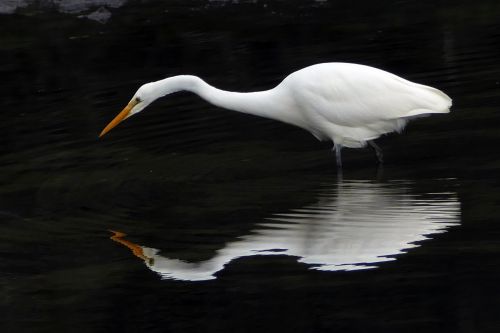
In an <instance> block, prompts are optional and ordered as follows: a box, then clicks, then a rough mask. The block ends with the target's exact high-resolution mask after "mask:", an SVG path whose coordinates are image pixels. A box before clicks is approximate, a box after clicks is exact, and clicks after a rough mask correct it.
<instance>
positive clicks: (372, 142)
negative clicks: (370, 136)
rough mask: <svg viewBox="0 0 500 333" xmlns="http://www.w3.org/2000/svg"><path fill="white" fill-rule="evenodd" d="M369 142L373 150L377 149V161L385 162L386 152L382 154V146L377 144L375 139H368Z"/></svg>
mask: <svg viewBox="0 0 500 333" xmlns="http://www.w3.org/2000/svg"><path fill="white" fill-rule="evenodd" d="M368 144H369V145H370V147H372V148H373V150H375V155H376V156H377V161H378V162H379V163H380V164H384V154H382V148H380V147H379V145H377V144H376V143H375V141H373V140H370V141H368Z"/></svg>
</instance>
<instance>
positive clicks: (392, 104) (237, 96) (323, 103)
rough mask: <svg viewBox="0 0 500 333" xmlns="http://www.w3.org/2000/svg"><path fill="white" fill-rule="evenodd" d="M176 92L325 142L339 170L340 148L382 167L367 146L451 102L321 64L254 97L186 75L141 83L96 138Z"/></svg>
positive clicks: (380, 75) (369, 72)
mask: <svg viewBox="0 0 500 333" xmlns="http://www.w3.org/2000/svg"><path fill="white" fill-rule="evenodd" d="M181 90H186V91H191V92H193V93H195V94H197V95H199V96H200V97H201V98H203V99H205V100H206V101H208V102H209V103H212V104H214V105H217V106H219V107H222V108H225V109H229V110H234V111H238V112H243V113H248V114H253V115H257V116H261V117H266V118H271V119H275V120H279V121H282V122H285V123H289V124H292V125H295V126H298V127H302V128H304V129H306V130H308V131H310V132H311V133H312V134H313V135H314V136H315V137H317V138H318V139H320V140H327V139H330V140H332V141H333V142H334V145H335V150H336V154H337V164H338V165H339V166H341V157H340V150H341V148H342V147H350V148H360V147H364V146H365V145H366V143H369V144H370V145H371V146H372V147H373V148H374V149H375V151H376V153H377V157H378V159H379V161H380V162H382V152H381V149H380V148H379V147H378V146H377V145H376V144H375V143H374V142H373V141H372V140H374V139H376V138H378V137H379V136H381V135H383V134H386V133H390V132H394V131H398V132H400V131H401V130H402V129H403V128H404V126H405V125H406V123H407V121H408V120H410V119H412V118H415V117H419V116H424V115H427V114H431V113H448V112H449V108H450V107H451V99H450V98H449V97H448V96H447V95H446V94H444V93H443V92H441V91H440V90H438V89H435V88H432V87H429V86H425V85H421V84H417V83H414V82H411V81H408V80H405V79H403V78H401V77H398V76H396V75H394V74H391V73H389V72H386V71H383V70H380V69H377V68H373V67H370V66H364V65H357V64H350V63H323V64H317V65H312V66H309V67H306V68H303V69H301V70H298V71H296V72H294V73H292V74H290V75H289V76H287V77H286V78H285V79H284V80H283V81H282V82H281V83H280V84H279V85H277V86H276V87H275V88H273V89H270V90H266V91H259V92H250V93H237V92H230V91H224V90H220V89H217V88H215V87H212V86H210V85H209V84H207V83H206V82H205V81H203V80H202V79H200V78H198V77H196V76H191V75H179V76H174V77H170V78H166V79H164V80H160V81H156V82H151V83H147V84H145V85H143V86H141V87H140V88H139V90H138V91H137V92H136V94H135V95H134V96H133V98H132V100H131V101H130V102H129V104H128V105H127V106H126V107H125V109H124V110H123V111H122V112H121V113H120V114H119V115H118V116H117V117H116V118H115V119H114V120H113V121H112V122H111V123H110V124H108V126H106V128H105V129H104V130H103V131H102V132H101V134H100V136H102V135H104V134H106V133H107V132H108V131H109V130H111V129H112V128H113V127H114V126H116V125H117V124H118V123H119V122H120V121H122V120H123V119H126V118H128V117H129V116H131V115H133V114H135V113H138V112H140V111H142V110H143V109H144V108H145V107H146V106H148V105H149V104H150V103H151V102H153V101H154V100H156V99H158V98H160V97H162V96H165V95H168V94H171V93H174V92H177V91H181Z"/></svg>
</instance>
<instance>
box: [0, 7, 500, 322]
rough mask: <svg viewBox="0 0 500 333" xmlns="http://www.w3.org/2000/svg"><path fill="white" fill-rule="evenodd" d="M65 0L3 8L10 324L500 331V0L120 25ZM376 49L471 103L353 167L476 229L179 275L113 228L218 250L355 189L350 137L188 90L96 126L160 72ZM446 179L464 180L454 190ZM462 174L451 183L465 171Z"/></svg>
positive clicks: (156, 241)
mask: <svg viewBox="0 0 500 333" xmlns="http://www.w3.org/2000/svg"><path fill="white" fill-rule="evenodd" d="M98 8H99V6H95V7H92V6H91V7H89V8H87V9H85V10H83V11H81V12H75V13H64V12H61V10H60V8H59V7H58V6H57V5H55V4H51V3H50V2H48V1H42V2H35V3H32V4H31V5H29V6H27V7H23V8H19V9H18V10H17V12H16V13H14V14H4V15H0V78H1V79H0V109H1V121H0V133H1V139H2V141H1V142H2V144H1V145H0V307H1V308H0V310H1V311H0V329H2V331H4V332H10V331H15V330H17V331H27V332H30V331H33V332H45V331H47V332H49V331H50V332H54V331H71V332H78V331H81V332H101V331H118V330H120V331H131V332H132V331H133V332H137V331H148V332H206V331H213V332H225V331H227V332H249V331H256V330H260V331H278V332H285V331H289V332H335V331H342V332H370V331H371V332H497V331H498V330H499V329H500V319H499V317H498V311H499V305H500V304H499V301H498V299H499V296H500V293H499V287H498V281H499V278H500V259H499V258H500V257H499V254H500V243H499V237H500V225H499V221H498V218H497V216H496V212H497V211H498V208H499V203H500V201H499V197H498V194H497V193H498V189H499V178H498V174H499V171H500V158H499V154H498V152H497V151H498V143H499V139H500V135H499V134H498V133H499V131H498V126H499V124H500V121H499V118H500V116H499V115H498V111H497V109H498V106H497V105H498V102H499V100H500V66H499V65H498V59H500V48H499V47H498V46H499V45H498V44H499V42H500V24H499V20H498V17H499V15H500V3H499V2H498V1H496V0H490V1H325V2H313V1H256V2H255V3H252V2H245V1H241V2H240V3H237V4H235V3H232V2H229V1H227V2H208V1H129V2H126V3H124V4H123V6H120V7H119V8H113V6H104V7H103V8H105V10H107V11H109V13H111V17H110V18H109V20H107V21H106V22H96V21H93V20H90V19H87V18H85V17H79V16H81V15H87V14H89V13H91V12H92V11H94V10H96V9H98ZM330 61H345V62H354V63H362V64H366V65H371V66H375V67H378V68H381V69H384V70H388V71H390V72H393V73H395V74H397V75H400V76H403V77H405V78H407V79H410V80H413V81H416V82H419V83H422V84H428V85H431V86H434V87H437V88H439V89H441V90H443V91H445V92H446V93H447V94H448V95H450V96H451V97H452V98H453V100H454V105H453V108H452V112H451V113H450V114H449V115H446V116H433V117H429V118H425V119H421V120H418V121H415V122H413V123H411V124H410V125H409V126H408V128H407V130H406V131H405V133H404V134H403V135H390V136H387V137H384V138H381V139H380V140H379V141H378V142H379V144H380V145H381V146H382V147H383V149H384V152H385V160H386V165H385V167H384V169H383V170H382V172H380V171H379V172H378V175H377V168H376V166H375V163H374V160H373V156H372V153H371V152H370V151H369V150H368V149H366V150H365V149H350V150H349V149H346V150H345V152H344V156H343V157H344V168H345V169H344V179H346V180H369V181H374V182H382V183H384V182H389V183H390V182H393V181H398V180H406V181H409V182H410V183H412V184H413V185H412V188H411V190H410V192H411V193H413V194H415V195H421V194H426V193H433V192H436V191H437V192H442V191H447V190H449V189H450V188H452V189H453V191H454V192H456V193H457V195H458V198H459V201H460V204H461V214H462V215H461V224H460V226H458V227H454V228H451V229H450V230H449V231H448V232H447V233H444V234H440V235H438V236H436V237H433V239H432V240H429V241H426V242H423V243H422V246H420V247H418V248H415V249H412V250H411V251H408V253H407V254H404V255H401V256H398V257H397V260H396V261H392V262H389V263H384V264H381V265H380V267H379V268H378V269H374V270H368V271H354V272H321V271H314V270H310V269H308V268H309V267H308V266H307V265H305V264H300V263H298V262H297V258H294V257H287V256H266V257H264V256H253V257H244V258H240V259H237V260H235V261H233V262H231V263H229V264H228V265H227V266H226V267H225V269H224V270H223V271H220V272H219V273H217V279H215V280H211V281H206V282H186V281H173V280H162V279H160V277H159V276H158V275H156V274H155V273H153V272H151V271H149V270H148V269H147V268H146V267H145V266H144V265H143V263H141V262H140V260H138V259H137V258H134V257H133V256H131V255H130V253H129V251H128V250H127V249H125V248H123V247H120V246H118V245H117V244H116V243H114V242H112V241H110V240H109V236H110V234H109V232H108V229H116V230H120V231H123V232H126V233H128V234H129V235H130V239H132V240H134V241H136V242H137V243H140V244H148V245H149V246H151V247H154V248H158V249H161V250H162V251H163V252H164V253H167V254H170V255H172V256H173V257H175V258H180V259H184V260H188V261H193V262H197V261H201V260H206V259H208V258H210V257H212V256H214V255H215V253H216V251H217V250H218V249H221V248H223V247H224V245H225V244H226V243H229V242H231V241H234V240H235V239H237V238H238V237H241V236H243V235H246V234H248V233H250V232H251V230H252V229H253V227H254V225H255V224H256V223H259V222H261V221H262V220H263V219H265V218H267V217H269V216H271V215H272V214H275V213H277V212H285V211H289V210H291V209H295V208H297V207H303V206H306V205H308V204H311V203H314V202H315V201H316V200H317V198H316V197H315V196H314V194H313V193H314V191H315V189H316V188H318V187H321V186H324V184H333V185H334V184H337V183H338V181H339V179H338V178H337V174H336V168H335V163H334V162H335V161H334V157H333V154H332V153H331V152H330V151H329V150H330V148H331V144H330V143H320V142H318V141H316V140H315V139H314V138H313V137H312V136H311V135H310V134H309V133H307V132H305V131H303V130H301V129H298V128H294V127H290V126H288V125H285V124H280V123H277V122H273V121H269V120H265V119H258V118H255V117H251V116H248V115H244V114H237V113H234V112H230V111H226V110H221V109H218V108H216V107H213V106H210V105H207V104H206V103H205V102H204V101H202V100H201V99H199V98H198V97H196V96H193V95H190V94H185V93H181V94H178V95H176V96H171V97H170V98H166V99H162V100H159V101H157V102H155V104H153V105H152V106H150V108H149V109H148V110H147V111H145V112H143V113H141V114H140V115H138V116H137V117H134V118H133V119H130V120H127V121H126V122H124V123H123V124H121V125H120V126H119V127H118V128H116V129H115V130H113V131H112V132H111V133H110V134H109V135H108V136H106V137H105V138H104V140H98V139H97V135H98V133H99V132H100V131H101V130H102V128H103V127H104V126H105V125H106V124H107V123H108V121H109V120H111V119H112V117H114V116H115V114H116V113H117V112H118V111H119V110H121V108H122V107H123V106H124V105H125V104H126V103H127V101H128V100H129V99H130V97H131V96H132V95H133V93H134V92H135V90H136V89H137V88H138V87H139V86H140V85H141V84H142V83H145V82H148V81H154V80H158V79H161V78H164V77H167V76H172V75H177V74H194V75H198V76H200V77H202V78H203V79H205V80H206V81H207V82H209V83H210V84H213V85H215V86H217V87H219V88H222V89H228V90H235V91H252V90H261V89H268V88H271V87H273V86H274V85H276V84H277V83H279V82H280V80H281V79H283V78H284V77H285V76H286V75H287V74H289V73H291V72H292V71H294V70H297V69H300V68H302V67H304V66H307V65H310V64H314V63H318V62H330ZM443 179H444V180H445V182H444V183H445V184H446V183H447V185H443ZM446 180H449V181H446Z"/></svg>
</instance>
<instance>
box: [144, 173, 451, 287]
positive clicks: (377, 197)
mask: <svg viewBox="0 0 500 333" xmlns="http://www.w3.org/2000/svg"><path fill="white" fill-rule="evenodd" d="M409 186H410V185H409V184H405V183H391V184H377V183H372V182H366V181H352V182H344V183H342V184H340V185H338V187H336V188H329V189H328V188H327V189H325V191H322V193H320V194H319V201H318V202H317V203H316V204H314V205H310V206H306V207H304V208H301V209H296V210H293V211H291V212H288V213H283V214H276V215H274V216H272V217H270V218H268V219H267V220H266V221H265V222H264V223H261V224H258V225H257V227H256V228H255V229H254V230H253V231H252V233H251V234H250V235H248V236H244V237H242V238H239V239H238V240H236V241H234V242H232V243H228V244H226V246H225V247H224V248H223V249H220V250H219V251H217V253H216V255H215V256H214V257H213V258H212V259H210V260H207V261H203V262H199V263H188V262H184V261H181V260H178V259H169V258H166V257H163V256H160V255H159V254H158V252H159V250H156V249H152V248H147V247H142V250H143V253H144V255H145V256H146V257H149V258H151V259H152V260H150V261H149V262H147V261H146V264H147V265H148V267H149V268H150V269H151V270H153V271H155V272H157V273H159V274H160V275H161V276H162V277H164V278H172V279H179V280H190V281H195V280H208V279H214V278H215V277H214V273H216V272H218V271H220V270H222V269H223V268H224V265H226V264H227V263H229V262H231V261H232V260H234V259H236V258H240V257H245V256H254V255H277V254H279V255H287V256H294V257H298V258H299V259H298V260H299V261H300V262H303V263H307V264H311V265H313V266H312V267H313V268H314V269H319V270H325V271H335V270H356V269H367V268H374V267H376V264H377V263H379V262H383V261H389V260H394V257H393V256H394V255H397V254H400V253H402V252H404V250H406V249H409V248H412V247H416V246H418V245H416V244H415V242H418V241H422V240H425V239H427V238H429V236H430V235H432V234H436V233H441V232H444V231H445V229H446V228H447V227H450V226H453V225H457V224H459V222H460V204H459V202H458V198H457V196H456V194H455V193H451V192H446V193H439V194H435V193H434V194H433V195H432V196H429V197H430V198H423V197H421V196H418V195H414V194H410V193H409V191H408V189H409Z"/></svg>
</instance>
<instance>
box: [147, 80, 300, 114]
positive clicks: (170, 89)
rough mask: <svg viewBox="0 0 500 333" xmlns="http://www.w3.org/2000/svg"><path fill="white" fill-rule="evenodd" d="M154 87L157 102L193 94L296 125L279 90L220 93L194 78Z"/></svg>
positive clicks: (225, 105) (240, 110) (224, 91)
mask: <svg viewBox="0 0 500 333" xmlns="http://www.w3.org/2000/svg"><path fill="white" fill-rule="evenodd" d="M153 85H155V90H156V91H157V94H158V95H157V96H156V97H157V98H159V97H162V96H165V95H168V94H171V93H174V92H178V91H190V92H192V93H195V94H197V95H198V96H200V97H201V98H203V99H204V100H206V101H207V102H209V103H211V104H213V105H216V106H218V107H221V108H224V109H228V110H234V111H238V112H243V113H248V114H252V115H256V116H260V117H265V118H271V119H276V120H280V121H284V122H288V123H292V124H293V123H294V121H293V114H292V111H291V110H290V108H288V107H287V106H288V105H289V104H290V103H289V101H287V98H286V96H284V95H283V94H281V93H280V92H279V91H278V89H276V88H274V89H270V90H265V91H257V92H248V93H240V92H231V91H226V90H221V89H217V88H215V87H213V86H211V85H209V84H208V83H206V82H205V81H203V80H202V79H200V78H199V77H197V76H193V75H179V76H173V77H169V78H166V79H163V80H160V81H156V82H154V83H153Z"/></svg>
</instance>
